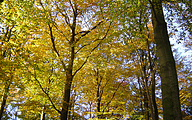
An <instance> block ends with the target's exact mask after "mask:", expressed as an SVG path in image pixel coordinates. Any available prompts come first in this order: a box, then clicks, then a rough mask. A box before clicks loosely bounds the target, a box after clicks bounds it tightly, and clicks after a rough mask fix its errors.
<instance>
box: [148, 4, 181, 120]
mask: <svg viewBox="0 0 192 120" xmlns="http://www.w3.org/2000/svg"><path fill="white" fill-rule="evenodd" d="M149 2H150V5H151V11H152V24H153V29H154V39H155V42H156V44H157V55H158V57H159V66H160V76H161V86H162V100H163V118H164V120H181V119H182V116H181V108H180V100H179V88H178V79H177V72H176V67H175V60H174V58H173V53H172V51H171V45H170V42H169V36H168V31H167V25H166V22H165V19H164V15H163V8H162V0H153V1H151V0H149Z"/></svg>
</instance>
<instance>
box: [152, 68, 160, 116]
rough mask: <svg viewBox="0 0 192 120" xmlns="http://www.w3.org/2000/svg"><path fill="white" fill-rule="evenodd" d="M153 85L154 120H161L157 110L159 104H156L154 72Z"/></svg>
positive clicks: (153, 75)
mask: <svg viewBox="0 0 192 120" xmlns="http://www.w3.org/2000/svg"><path fill="white" fill-rule="evenodd" d="M151 80H152V85H151V93H152V103H153V109H154V120H158V119H159V114H158V110H157V103H156V100H155V98H156V96H155V71H154V70H152V78H151Z"/></svg>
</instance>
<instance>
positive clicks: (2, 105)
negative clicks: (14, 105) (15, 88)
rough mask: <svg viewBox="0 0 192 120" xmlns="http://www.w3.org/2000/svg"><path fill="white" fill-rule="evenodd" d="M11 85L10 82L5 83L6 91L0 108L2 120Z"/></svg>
mask: <svg viewBox="0 0 192 120" xmlns="http://www.w3.org/2000/svg"><path fill="white" fill-rule="evenodd" d="M9 86H10V83H8V84H7V85H5V88H4V89H5V92H4V95H3V101H2V103H1V110H0V120H1V119H2V117H3V111H4V109H5V105H6V102H7V97H8V94H9Z"/></svg>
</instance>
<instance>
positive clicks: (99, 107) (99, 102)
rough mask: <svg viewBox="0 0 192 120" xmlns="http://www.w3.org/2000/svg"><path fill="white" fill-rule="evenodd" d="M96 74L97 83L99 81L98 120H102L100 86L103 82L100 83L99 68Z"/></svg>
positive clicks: (97, 95)
mask: <svg viewBox="0 0 192 120" xmlns="http://www.w3.org/2000/svg"><path fill="white" fill-rule="evenodd" d="M95 73H96V81H97V94H96V97H97V112H98V114H97V117H98V119H100V118H101V116H102V115H100V112H101V95H100V86H101V84H100V82H101V81H99V70H98V68H97V70H96V72H95Z"/></svg>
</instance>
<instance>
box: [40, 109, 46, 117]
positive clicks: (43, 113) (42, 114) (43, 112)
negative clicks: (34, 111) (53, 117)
mask: <svg viewBox="0 0 192 120" xmlns="http://www.w3.org/2000/svg"><path fill="white" fill-rule="evenodd" d="M40 120H45V106H44V107H43V110H42V112H41V119H40Z"/></svg>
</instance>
